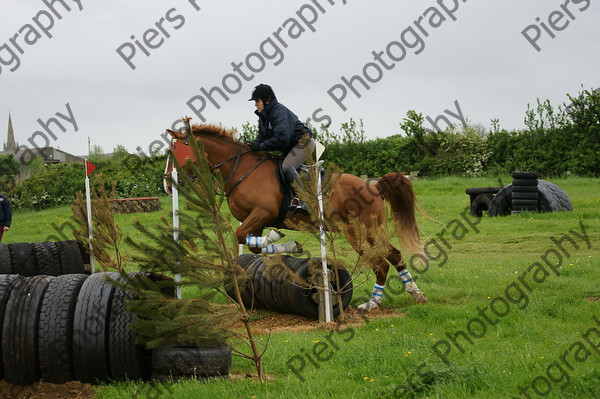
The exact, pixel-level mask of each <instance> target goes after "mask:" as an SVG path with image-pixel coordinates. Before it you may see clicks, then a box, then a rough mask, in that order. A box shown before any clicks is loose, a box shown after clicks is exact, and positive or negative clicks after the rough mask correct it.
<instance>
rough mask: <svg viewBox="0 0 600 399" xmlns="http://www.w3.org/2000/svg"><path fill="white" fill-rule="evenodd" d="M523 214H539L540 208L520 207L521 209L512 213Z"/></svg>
mask: <svg viewBox="0 0 600 399" xmlns="http://www.w3.org/2000/svg"><path fill="white" fill-rule="evenodd" d="M523 212H538V207H537V206H535V207H533V206H532V207H527V206H523V207H519V208H514V209H513V210H512V213H523Z"/></svg>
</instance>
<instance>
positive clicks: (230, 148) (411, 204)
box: [164, 124, 427, 312]
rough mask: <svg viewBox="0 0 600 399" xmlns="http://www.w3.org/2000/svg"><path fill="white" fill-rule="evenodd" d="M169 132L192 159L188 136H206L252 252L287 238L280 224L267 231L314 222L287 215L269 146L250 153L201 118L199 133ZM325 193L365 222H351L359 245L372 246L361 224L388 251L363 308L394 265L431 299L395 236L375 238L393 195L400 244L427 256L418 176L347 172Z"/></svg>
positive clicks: (344, 215) (334, 205) (412, 289)
mask: <svg viewBox="0 0 600 399" xmlns="http://www.w3.org/2000/svg"><path fill="white" fill-rule="evenodd" d="M167 132H168V133H169V134H170V135H171V136H172V141H173V146H174V148H177V146H179V148H180V149H183V150H184V151H183V153H184V154H187V155H186V157H187V158H191V159H192V161H193V160H194V159H193V155H192V153H191V149H190V148H189V147H188V144H189V142H188V140H191V139H196V140H200V141H201V143H202V146H203V147H204V153H205V156H206V159H207V161H208V165H209V166H210V167H211V170H219V171H220V173H221V175H222V176H223V181H224V187H222V190H223V191H224V194H225V195H226V196H227V203H228V206H229V209H230V211H231V214H232V215H233V216H234V217H235V218H236V219H237V220H239V221H240V222H242V223H241V225H240V226H239V228H237V229H236V231H235V237H236V239H237V241H238V243H240V244H244V245H248V247H249V248H250V250H251V251H252V252H254V253H257V252H260V251H261V248H263V249H262V252H268V251H265V250H264V249H265V247H267V246H270V247H272V245H271V244H272V242H274V241H277V240H278V239H279V238H281V234H280V233H279V232H278V231H276V230H271V232H270V233H269V234H268V235H267V236H266V237H262V236H261V235H262V231H263V229H264V228H266V227H281V228H284V229H297V228H298V226H306V225H307V224H302V222H304V223H310V218H308V217H307V216H306V215H302V214H298V213H296V214H291V213H287V214H286V215H285V218H283V220H281V217H280V210H281V209H283V207H282V205H284V206H285V209H287V204H282V202H283V201H284V194H283V193H282V190H281V189H280V183H279V181H278V179H277V176H276V169H277V165H278V160H277V159H274V158H273V157H268V156H266V154H265V153H264V152H260V151H258V152H257V151H250V150H249V148H248V146H247V145H246V144H244V143H242V142H240V141H238V140H236V139H235V138H234V135H233V130H230V129H226V128H224V127H222V126H217V125H211V124H194V125H192V126H191V134H186V133H183V132H177V131H171V130H168V129H167ZM186 148H187V149H186ZM171 155H172V154H171V153H170V155H169V157H168V158H167V165H166V168H165V176H167V175H170V172H171V170H172V169H173V167H174V166H173V164H174V162H173V158H172V156H171ZM183 160H184V158H182V159H181V160H180V159H179V158H178V161H179V163H180V164H182V165H183V164H184V162H183ZM164 188H165V191H166V192H167V193H168V194H169V195H171V183H170V181H169V180H168V179H167V178H166V177H165V180H164ZM325 197H326V198H324V200H325V201H329V204H328V205H329V206H327V207H325V208H326V209H328V210H329V211H330V212H331V214H335V215H336V217H337V218H338V219H339V220H341V221H342V222H343V223H358V226H357V227H358V228H347V229H344V231H343V233H344V235H345V237H346V239H347V240H348V242H349V243H350V244H351V245H352V247H353V249H354V250H355V251H357V252H358V253H361V251H364V248H363V247H362V246H361V244H359V237H358V235H359V232H357V230H359V231H360V232H363V233H364V232H366V237H367V240H369V243H370V244H371V245H372V246H373V245H376V246H377V248H383V249H384V251H376V252H379V253H380V254H379V255H375V256H373V257H372V258H369V259H370V261H372V264H371V265H370V266H371V268H372V269H373V271H374V272H375V276H376V283H375V285H374V288H373V293H372V295H371V299H369V301H367V302H365V303H363V304H361V305H360V306H359V307H358V310H359V311H362V312H368V311H371V310H374V309H377V308H378V307H379V305H380V303H381V299H382V296H383V291H384V288H385V282H386V278H387V274H388V271H389V267H390V264H391V265H393V266H394V267H395V268H396V270H397V271H398V273H399V275H400V278H401V280H402V282H403V283H404V286H405V288H406V291H407V292H409V293H410V294H411V296H412V297H413V299H414V300H415V302H417V303H425V302H426V301H427V297H426V296H425V294H423V293H422V292H421V291H420V290H419V288H418V286H417V285H416V283H415V282H414V281H413V279H412V276H411V274H410V272H409V271H408V269H407V267H406V263H405V262H404V260H403V258H402V254H401V252H400V250H399V249H397V248H396V247H394V245H392V244H391V243H390V242H389V239H388V238H387V236H386V238H385V240H386V242H384V243H381V242H377V243H375V242H373V241H374V237H375V236H376V237H377V239H380V238H379V237H380V235H376V229H381V226H382V223H383V222H384V218H386V217H387V210H386V207H385V206H384V200H385V201H388V202H389V203H390V205H391V209H392V218H393V221H394V226H395V231H396V234H397V235H398V236H399V238H400V242H401V243H402V244H403V246H405V247H407V248H408V249H409V250H411V251H412V252H413V253H415V254H417V253H419V254H422V245H421V240H420V233H419V228H418V225H417V221H416V217H415V207H416V197H415V194H414V190H413V187H412V183H411V181H410V180H409V179H408V178H407V177H406V176H404V175H403V174H401V173H398V172H395V173H388V174H386V175H384V176H382V177H381V178H379V180H378V181H377V183H376V184H374V185H373V184H371V183H370V182H368V181H365V180H363V179H361V178H360V177H357V176H354V175H352V174H347V173H341V174H340V175H339V177H338V178H337V180H335V182H334V183H333V185H332V187H331V190H330V192H329V193H327V195H326V196H325ZM326 212H327V210H326ZM276 224H279V225H276ZM279 249H280V250H281V249H282V248H281V247H279ZM294 249H296V248H295V247H294V245H292V246H291V248H290V245H284V247H283V250H288V251H290V252H293V250H294ZM275 252H278V251H275Z"/></svg>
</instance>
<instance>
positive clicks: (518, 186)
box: [511, 171, 539, 213]
mask: <svg viewBox="0 0 600 399" xmlns="http://www.w3.org/2000/svg"><path fill="white" fill-rule="evenodd" d="M512 177H513V181H512V193H511V212H512V213H521V212H537V211H538V209H539V204H538V174H537V173H536V172H518V171H515V172H512Z"/></svg>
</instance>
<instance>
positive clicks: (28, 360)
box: [2, 276, 54, 385]
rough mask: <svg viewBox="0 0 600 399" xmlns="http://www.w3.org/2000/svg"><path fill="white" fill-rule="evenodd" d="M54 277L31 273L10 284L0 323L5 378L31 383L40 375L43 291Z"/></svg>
mask: <svg viewBox="0 0 600 399" xmlns="http://www.w3.org/2000/svg"><path fill="white" fill-rule="evenodd" d="M52 279H54V277H49V276H33V277H30V278H27V279H22V280H19V281H18V283H17V284H16V285H15V286H14V287H13V289H12V291H11V293H10V298H9V299H8V303H7V304H6V313H5V315H4V321H3V323H2V361H3V363H4V374H5V378H6V381H7V382H9V383H11V384H18V385H27V384H33V383H34V382H36V381H38V380H39V379H40V376H41V374H40V363H39V358H38V333H39V321H40V317H39V315H40V309H41V307H42V300H43V299H44V293H45V292H46V289H47V288H48V285H49V284H50V281H51V280H52Z"/></svg>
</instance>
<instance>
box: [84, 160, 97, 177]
mask: <svg viewBox="0 0 600 399" xmlns="http://www.w3.org/2000/svg"><path fill="white" fill-rule="evenodd" d="M94 169H96V165H94V164H93V163H91V162H90V161H88V160H87V159H86V160H85V173H86V176H89V175H91V174H92V172H93V171H94Z"/></svg>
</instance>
